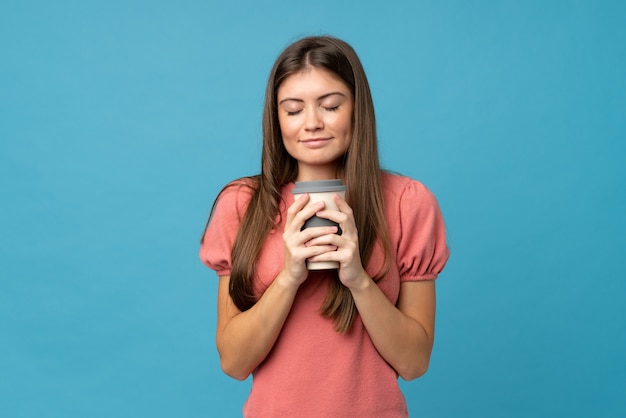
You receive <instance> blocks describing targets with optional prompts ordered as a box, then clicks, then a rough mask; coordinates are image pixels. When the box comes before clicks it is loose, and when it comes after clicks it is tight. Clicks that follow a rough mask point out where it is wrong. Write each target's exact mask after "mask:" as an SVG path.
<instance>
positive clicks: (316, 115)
mask: <svg viewBox="0 0 626 418" xmlns="http://www.w3.org/2000/svg"><path fill="white" fill-rule="evenodd" d="M323 127H324V121H323V120H322V115H320V112H319V110H318V109H311V110H309V111H308V112H306V119H305V120H304V129H305V130H307V131H317V130H318V129H322V128H323Z"/></svg>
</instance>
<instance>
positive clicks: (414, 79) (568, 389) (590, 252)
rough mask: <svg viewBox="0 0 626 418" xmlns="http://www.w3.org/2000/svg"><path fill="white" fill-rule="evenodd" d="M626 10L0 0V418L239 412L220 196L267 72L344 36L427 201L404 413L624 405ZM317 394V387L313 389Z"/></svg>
mask: <svg viewBox="0 0 626 418" xmlns="http://www.w3.org/2000/svg"><path fill="white" fill-rule="evenodd" d="M625 21H626V2H622V1H575V0H572V1H524V2H518V1H460V0H459V1H408V0H407V1H403V2H394V1H386V2H364V1H356V0H354V1H343V2H338V1H327V0H319V1H316V2H298V3H293V2H291V3H286V2H279V1H275V2H272V1H220V2H216V1H205V2H203V1H107V2H82V1H56V2H45V1H29V0H24V1H12V0H4V1H3V2H2V4H1V5H0V54H1V55H0V199H1V200H0V202H1V204H0V276H1V281H0V415H1V416H3V417H142V416H150V417H206V416H224V417H228V416H238V415H239V414H240V410H241V407H242V404H243V402H244V400H245V398H246V395H247V392H248V390H249V384H250V382H249V381H246V382H244V383H241V382H237V381H235V380H232V379H230V378H228V377H226V376H225V375H223V374H222V373H221V371H220V368H219V362H218V357H217V353H216V350H215V346H214V332H215V322H216V318H215V311H216V302H215V301H216V284H217V280H216V278H215V275H214V273H213V272H212V271H210V270H208V269H207V268H205V267H204V266H203V265H202V264H201V263H200V261H199V260H198V257H197V250H198V240H199V238H200V234H201V232H202V229H203V227H204V223H205V221H206V218H207V215H208V213H209V209H210V206H211V203H212V201H213V199H214V197H215V195H216V193H217V192H218V190H219V189H220V188H221V187H222V186H223V185H224V184H225V183H226V182H227V181H229V180H232V179H234V178H236V177H240V176H243V175H248V174H253V173H255V172H257V171H258V169H259V155H260V143H261V134H260V126H261V110H262V102H263V92H264V88H265V82H266V79H267V75H268V73H269V70H270V67H271V65H272V63H273V61H274V59H275V58H276V56H277V55H278V53H279V52H280V50H281V49H282V48H283V47H285V46H286V45H287V44H288V43H290V42H292V41H293V40H295V39H297V38H298V37H300V36H303V35H310V34H326V33H328V34H333V35H336V36H339V37H342V38H344V39H345V40H347V41H348V42H350V43H351V44H352V45H353V46H354V47H355V49H356V50H357V52H358V53H359V55H360V57H361V59H362V61H363V63H364V66H365V69H366V71H367V73H368V76H369V79H370V84H371V86H372V91H373V95H374V100H375V104H376V109H377V116H378V125H379V136H380V147H381V153H382V159H383V164H384V166H385V167H387V168H389V169H392V170H395V171H398V172H401V173H403V174H406V175H409V176H412V177H414V178H416V179H419V180H421V181H422V182H423V183H425V184H426V185H427V186H428V187H429V188H430V189H431V190H433V191H434V193H435V194H436V195H437V197H438V198H439V201H440V204H441V207H442V210H443V212H444V216H445V218H446V221H447V227H448V233H449V244H450V247H451V249H452V258H451V260H450V262H449V264H448V267H447V268H446V270H445V271H444V273H443V274H442V275H441V277H440V279H439V282H438V318H437V326H438V328H437V340H436V345H435V350H434V353H433V357H432V363H431V368H430V370H429V372H428V374H427V375H425V376H424V377H422V378H420V379H418V380H416V381H412V382H402V387H403V389H404V391H405V395H406V398H407V400H408V403H409V410H410V412H411V414H412V415H413V416H426V417H474V416H476V417H504V416H506V417H529V416H533V417H534V416H546V417H547V416H568V417H588V416H594V417H617V416H626V396H625V395H626V355H625V353H626V309H625V308H624V300H625V297H624V296H625V294H626V285H625V280H624V279H625V278H626V275H625V273H624V272H625V270H626V262H625V260H626V257H625V249H626V245H625V244H626V243H625V236H626V223H625V221H624V214H625V213H626V196H625V188H624V183H625V182H626V170H625V168H624V165H625V164H624V163H625V161H626V158H625V157H626V146H625V141H626V118H625V116H626V81H625V80H626V76H625V74H626V26H625V25H624V22H625ZM320 384H323V382H320Z"/></svg>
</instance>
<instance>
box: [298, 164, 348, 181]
mask: <svg viewBox="0 0 626 418" xmlns="http://www.w3.org/2000/svg"><path fill="white" fill-rule="evenodd" d="M336 178H339V177H338V170H337V167H336V166H335V165H327V166H307V165H304V164H299V165H298V176H297V177H296V181H316V180H333V179H336Z"/></svg>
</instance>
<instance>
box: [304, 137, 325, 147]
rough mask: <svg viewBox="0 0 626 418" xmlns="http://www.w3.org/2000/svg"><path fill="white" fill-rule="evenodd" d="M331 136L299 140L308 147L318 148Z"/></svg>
mask: <svg viewBox="0 0 626 418" xmlns="http://www.w3.org/2000/svg"><path fill="white" fill-rule="evenodd" d="M332 139H333V138H332V137H330V138H307V139H301V140H300V142H301V143H302V144H304V146H306V147H309V148H320V147H323V146H324V145H326V144H327V143H328V142H330V141H331V140H332Z"/></svg>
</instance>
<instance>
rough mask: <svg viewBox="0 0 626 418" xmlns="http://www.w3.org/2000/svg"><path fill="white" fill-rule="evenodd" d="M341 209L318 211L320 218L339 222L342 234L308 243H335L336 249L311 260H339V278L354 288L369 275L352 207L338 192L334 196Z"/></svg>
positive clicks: (322, 237)
mask: <svg viewBox="0 0 626 418" xmlns="http://www.w3.org/2000/svg"><path fill="white" fill-rule="evenodd" d="M334 201H335V204H336V205H337V208H338V209H339V211H336V210H331V209H325V210H322V211H320V212H318V213H316V215H317V216H319V217H320V218H325V219H330V220H331V221H333V222H336V223H338V224H339V226H340V228H341V231H342V233H341V235H337V234H328V235H323V236H321V237H318V238H315V239H312V240H311V241H309V242H308V243H307V245H334V246H336V247H337V250H336V251H329V252H327V253H324V254H320V255H318V256H315V257H311V258H310V259H309V260H310V261H337V262H339V279H340V280H341V283H343V285H344V286H346V287H347V288H349V289H350V288H354V287H358V286H360V285H362V284H364V282H365V280H369V276H367V273H366V272H365V269H364V268H363V264H362V263H361V255H360V253H359V234H358V231H357V229H356V225H355V222H354V213H353V212H352V208H351V207H350V206H349V205H348V204H347V203H346V201H345V200H343V199H342V198H341V196H339V195H338V194H336V195H335V197H334Z"/></svg>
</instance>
